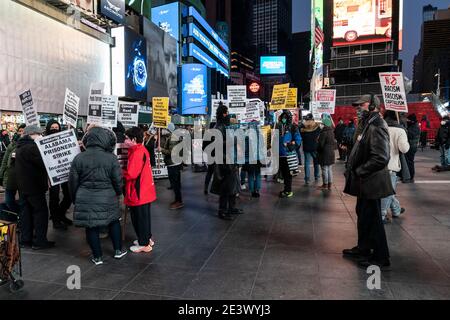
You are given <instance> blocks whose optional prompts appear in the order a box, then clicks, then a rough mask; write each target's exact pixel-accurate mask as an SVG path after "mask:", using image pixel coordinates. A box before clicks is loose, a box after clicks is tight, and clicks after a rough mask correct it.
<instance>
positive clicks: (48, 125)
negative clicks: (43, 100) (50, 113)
mask: <svg viewBox="0 0 450 320" xmlns="http://www.w3.org/2000/svg"><path fill="white" fill-rule="evenodd" d="M55 123H56V124H58V126H59V129H58V132H60V131H61V124H60V123H59V122H58V121H56V120H50V121H49V122H47V126H46V127H45V135H46V136H48V135H50V134H52V132H50V130H51V129H50V128H51V127H52V125H54V124H55Z"/></svg>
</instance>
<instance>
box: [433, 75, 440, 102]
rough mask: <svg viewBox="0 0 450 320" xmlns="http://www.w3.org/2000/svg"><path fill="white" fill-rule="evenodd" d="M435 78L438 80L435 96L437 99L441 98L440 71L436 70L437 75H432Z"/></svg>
mask: <svg viewBox="0 0 450 320" xmlns="http://www.w3.org/2000/svg"><path fill="white" fill-rule="evenodd" d="M434 77H435V78H438V84H437V91H436V94H437V96H438V98H439V99H440V98H441V69H438V73H437V74H435V75H434Z"/></svg>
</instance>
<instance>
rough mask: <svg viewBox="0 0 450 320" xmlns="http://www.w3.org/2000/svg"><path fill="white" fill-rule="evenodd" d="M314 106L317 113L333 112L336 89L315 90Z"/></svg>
mask: <svg viewBox="0 0 450 320" xmlns="http://www.w3.org/2000/svg"><path fill="white" fill-rule="evenodd" d="M315 108H316V112H317V113H319V114H324V113H327V114H334V113H335V110H336V90H328V89H321V90H317V91H316V96H315Z"/></svg>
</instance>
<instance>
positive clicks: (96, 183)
mask: <svg viewBox="0 0 450 320" xmlns="http://www.w3.org/2000/svg"><path fill="white" fill-rule="evenodd" d="M116 142H117V140H116V136H115V134H114V132H112V131H111V130H108V129H105V128H101V127H92V128H90V129H89V131H88V132H87V133H86V135H85V137H84V139H83V143H84V145H85V147H86V151H85V152H82V153H80V154H78V155H77V156H76V157H75V159H74V160H73V162H72V166H71V168H70V176H69V190H70V193H71V198H72V200H73V201H74V203H75V209H74V212H73V216H74V224H75V226H77V227H84V228H86V239H87V242H88V244H89V246H90V247H91V250H92V256H93V257H92V262H93V263H94V264H95V265H101V264H103V253H102V247H101V244H100V229H101V228H102V227H108V228H109V236H110V238H111V240H112V244H113V248H114V258H115V259H121V258H122V257H123V256H125V255H126V254H127V252H126V251H123V250H122V232H121V227H120V222H119V219H120V217H121V214H120V205H119V198H120V196H121V195H122V174H121V169H120V165H119V162H118V161H117V157H116V156H115V155H114V153H113V152H114V148H115V146H116Z"/></svg>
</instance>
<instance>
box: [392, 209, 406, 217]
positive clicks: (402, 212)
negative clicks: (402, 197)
mask: <svg viewBox="0 0 450 320" xmlns="http://www.w3.org/2000/svg"><path fill="white" fill-rule="evenodd" d="M405 212H406V209H405V208H402V209H401V210H400V213H399V214H398V215H395V214H393V215H392V218H400V216H401V215H402V214H404V213H405Z"/></svg>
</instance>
